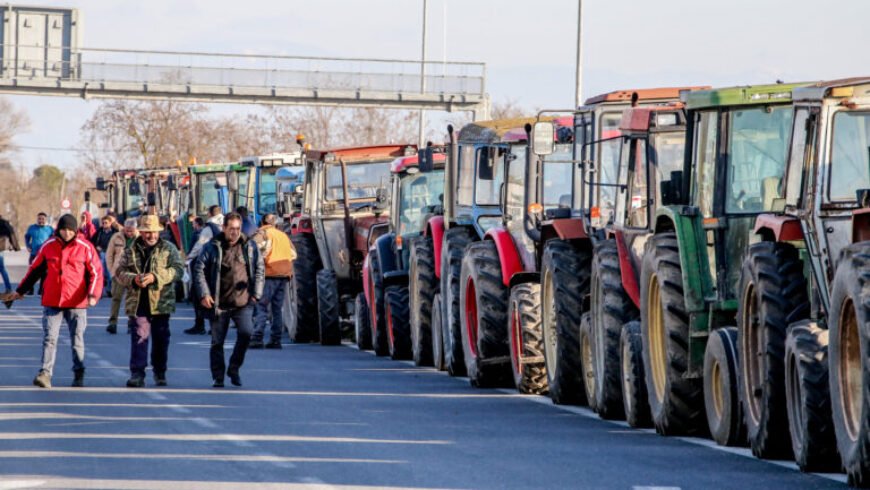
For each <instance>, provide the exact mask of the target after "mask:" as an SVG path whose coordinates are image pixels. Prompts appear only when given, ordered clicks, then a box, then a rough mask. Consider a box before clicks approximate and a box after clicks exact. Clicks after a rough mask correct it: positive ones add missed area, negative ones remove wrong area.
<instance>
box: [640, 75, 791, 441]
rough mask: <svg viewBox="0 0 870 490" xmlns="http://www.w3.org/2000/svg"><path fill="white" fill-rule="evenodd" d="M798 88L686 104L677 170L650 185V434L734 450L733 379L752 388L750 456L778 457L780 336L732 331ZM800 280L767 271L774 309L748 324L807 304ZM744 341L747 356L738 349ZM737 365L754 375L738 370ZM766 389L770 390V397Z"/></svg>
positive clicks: (646, 354) (756, 89) (730, 93)
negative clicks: (708, 439) (654, 196)
mask: <svg viewBox="0 0 870 490" xmlns="http://www.w3.org/2000/svg"><path fill="white" fill-rule="evenodd" d="M797 86H799V85H790V84H775V85H761V86H745V87H735V88H725V89H715V90H699V91H693V92H688V93H686V94H684V97H683V100H684V102H685V104H686V110H687V115H686V143H685V146H686V153H685V159H684V164H683V169H682V171H676V172H672V173H671V175H670V178H669V179H668V180H663V181H661V182H660V183H659V190H660V196H661V199H660V200H661V203H660V205H658V206H656V209H655V213H654V214H653V215H652V216H651V217H650V219H651V226H652V228H653V234H652V236H650V237H648V238H647V240H646V243H645V244H644V251H643V256H642V259H641V266H640V281H639V283H640V286H639V287H640V324H641V339H642V345H643V364H644V373H645V375H646V376H645V377H646V387H647V392H648V400H649V405H650V412H651V417H652V421H653V424H654V426H655V428H656V431H657V432H658V433H660V434H663V435H670V434H703V433H705V432H706V431H707V430H708V429H709V431H710V433H712V434H713V437H714V439H715V440H717V441H719V442H725V443H736V442H737V441H739V440H740V438H741V437H742V434H741V433H742V431H743V430H744V428H743V427H742V426H741V425H742V424H741V423H740V413H739V408H738V404H736V403H735V400H737V399H738V398H737V397H738V389H737V386H736V385H735V380H736V384H738V385H739V384H742V383H744V382H746V381H747V380H744V379H742V378H744V377H745V375H746V374H747V373H748V374H749V375H750V376H751V377H752V378H751V381H749V382H750V383H752V386H753V387H754V388H753V389H752V392H751V393H749V394H748V396H749V397H750V399H751V400H752V405H753V406H752V407H750V408H749V410H744V412H750V411H751V413H747V414H746V417H745V420H746V422H747V423H746V427H745V430H746V431H747V436H748V438H749V441H750V444H751V446H752V448H753V452H754V453H755V454H757V455H761V456H772V455H774V454H782V452H781V451H780V450H781V449H783V446H782V445H781V444H779V439H780V437H781V435H782V434H783V432H782V430H787V418H786V416H785V413H784V412H782V413H778V412H777V411H778V410H779V409H778V408H777V407H778V406H781V398H782V394H783V392H784V390H782V389H781V388H782V386H781V381H777V380H781V379H782V361H781V349H782V348H783V340H784V336H783V335H780V334H778V333H776V332H774V331H773V330H771V329H766V328H757V329H755V331H753V332H752V333H751V334H749V336H750V337H751V338H746V337H747V332H743V333H741V332H739V331H738V330H737V329H735V328H734V325H735V324H736V322H737V321H738V316H739V314H738V303H739V299H740V295H741V294H742V293H741V292H740V291H741V286H740V282H741V279H740V277H741V266H742V265H743V261H744V259H745V258H746V257H747V256H748V255H749V249H750V243H749V239H750V235H751V231H752V228H753V225H754V224H755V220H756V217H757V216H758V215H759V214H761V213H766V212H770V211H771V210H773V209H774V205H775V203H777V202H778V200H779V199H781V197H782V196H781V194H782V184H783V180H782V176H783V174H784V173H785V168H786V166H785V164H786V159H787V155H788V150H789V148H788V146H789V145H788V141H789V135H790V133H791V131H792V125H793V114H792V112H793V111H792V89H794V88H795V87H797ZM791 258H792V257H791V256H789V255H788V254H776V253H773V252H771V253H770V254H769V255H768V256H767V257H766V258H765V259H764V260H769V261H773V262H774V263H775V264H778V263H779V262H778V261H781V260H785V259H791ZM775 264H774V265H775ZM800 273H801V271H800V269H799V268H794V267H785V268H780V269H779V270H778V271H777V272H775V273H774V274H773V276H775V277H772V276H771V275H770V272H769V269H768V270H766V271H765V272H764V274H763V280H764V281H774V282H775V283H776V284H778V285H781V286H782V289H779V290H776V291H772V290H766V291H765V293H766V294H771V295H772V300H773V301H774V304H775V305H776V307H771V308H767V309H766V310H764V311H758V310H755V311H753V312H752V313H748V314H747V316H748V315H752V317H753V320H754V321H756V322H757V321H762V322H764V324H766V325H769V324H770V323H771V322H779V321H782V317H783V316H784V315H788V314H790V312H791V311H792V310H793V309H795V308H797V307H798V306H799V303H801V302H805V301H806V294H805V293H804V294H801V291H798V290H796V289H795V288H793V287H792V286H791V283H792V282H793V281H795V280H797V279H799V278H800ZM756 326H758V325H757V324H756ZM771 334H775V335H773V336H771ZM741 337H744V339H742V340H741ZM743 341H745V342H746V343H748V344H749V345H750V346H751V347H752V348H751V349H749V350H744V349H738V344H740V343H741V342H743ZM777 357H780V360H778V361H777V360H776V358H777ZM737 358H739V361H738V359H737ZM738 362H739V364H738ZM744 364H746V365H750V366H753V368H752V369H740V368H739V366H740V365H744ZM735 370H736V373H735ZM741 372H743V373H744V374H741ZM764 383H775V384H779V389H768V388H771V386H770V385H769V384H764ZM705 393H706V394H707V396H705ZM705 398H706V403H705ZM744 407H746V404H745V403H744ZM705 422H706V423H705ZM786 440H787V439H786Z"/></svg>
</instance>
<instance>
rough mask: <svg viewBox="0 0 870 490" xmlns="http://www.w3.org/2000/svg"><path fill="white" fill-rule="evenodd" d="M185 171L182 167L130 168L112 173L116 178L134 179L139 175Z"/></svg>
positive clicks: (171, 173)
mask: <svg viewBox="0 0 870 490" xmlns="http://www.w3.org/2000/svg"><path fill="white" fill-rule="evenodd" d="M185 171H186V170H185V169H184V168H182V167H160V168H130V169H120V170H115V171H114V172H112V175H113V176H116V177H128V178H129V177H136V176H139V175H149V176H150V175H158V176H159V175H173V174H181V173H184V172H185Z"/></svg>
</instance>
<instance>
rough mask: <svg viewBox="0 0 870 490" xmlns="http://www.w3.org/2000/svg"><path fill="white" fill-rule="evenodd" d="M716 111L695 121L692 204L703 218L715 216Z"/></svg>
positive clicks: (704, 113) (701, 115)
mask: <svg viewBox="0 0 870 490" xmlns="http://www.w3.org/2000/svg"><path fill="white" fill-rule="evenodd" d="M718 116H719V113H718V112H716V111H708V112H702V113H700V114H698V115H697V118H696V120H695V134H694V135H693V139H694V144H695V146H694V152H693V153H694V156H693V158H692V164H693V166H694V171H693V172H692V173H693V174H694V176H695V180H694V182H695V185H694V186H693V196H692V202H694V203H695V204H696V205H697V206H698V208H699V209H700V210H701V216H704V217H706V218H709V217H711V216H713V189H714V188H715V186H714V183H715V182H714V181H715V179H716V140H717V138H716V134H717V131H718V127H719V126H718V124H717V123H718Z"/></svg>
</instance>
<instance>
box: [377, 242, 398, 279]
mask: <svg viewBox="0 0 870 490" xmlns="http://www.w3.org/2000/svg"><path fill="white" fill-rule="evenodd" d="M395 241H396V234H395V233H386V234H384V235H381V236H379V237H378V239H377V240H375V243H374V245H372V252H374V253H377V254H378V265H379V266H380V269H381V278H382V279H383V278H384V277H386V275H387V273H389V272H393V271H395V270H398V269H399V264H398V262H397V261H396V253H395V252H394V251H393V249H394V247H395Z"/></svg>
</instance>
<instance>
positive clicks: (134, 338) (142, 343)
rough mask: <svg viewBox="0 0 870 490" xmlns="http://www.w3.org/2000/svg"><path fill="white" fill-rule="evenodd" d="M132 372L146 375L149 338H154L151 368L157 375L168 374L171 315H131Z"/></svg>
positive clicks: (135, 374)
mask: <svg viewBox="0 0 870 490" xmlns="http://www.w3.org/2000/svg"><path fill="white" fill-rule="evenodd" d="M128 326H129V327H130V329H131V330H132V333H131V335H130V373H131V374H132V375H133V376H143V377H144V376H145V368H147V367H148V339H149V338H151V339H154V345H153V346H152V347H151V370H152V371H154V374H155V375H160V374H166V363H167V361H168V359H169V335H170V334H169V315H154V316H137V317H130V319H129V321H128Z"/></svg>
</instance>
